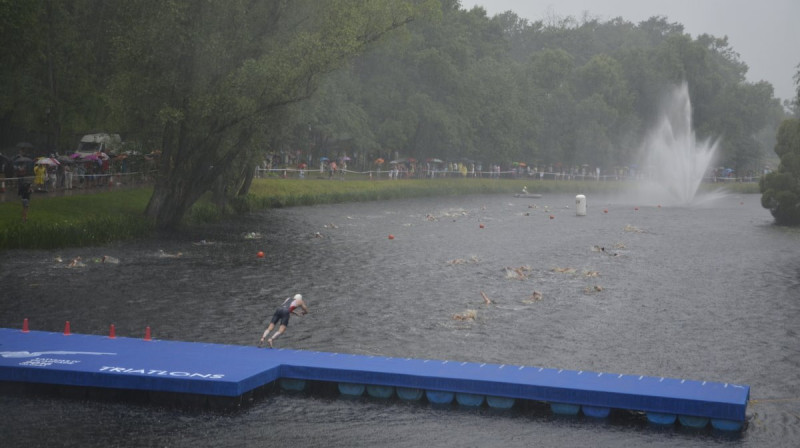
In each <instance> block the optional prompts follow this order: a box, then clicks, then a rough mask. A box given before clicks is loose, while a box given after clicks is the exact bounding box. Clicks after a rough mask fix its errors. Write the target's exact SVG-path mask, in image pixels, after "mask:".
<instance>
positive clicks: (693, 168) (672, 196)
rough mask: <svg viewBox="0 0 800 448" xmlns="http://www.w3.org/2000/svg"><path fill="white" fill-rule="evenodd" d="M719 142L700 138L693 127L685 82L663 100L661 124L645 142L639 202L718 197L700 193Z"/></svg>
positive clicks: (684, 201) (686, 201)
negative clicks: (700, 194)
mask: <svg viewBox="0 0 800 448" xmlns="http://www.w3.org/2000/svg"><path fill="white" fill-rule="evenodd" d="M716 149H717V141H711V140H704V141H698V140H697V138H696V136H695V133H694V130H693V129H692V104H691V101H690V99H689V88H688V86H687V85H686V83H683V84H682V85H681V86H679V87H676V88H675V89H674V90H673V91H672V92H671V93H670V94H669V95H668V96H667V97H666V98H665V100H664V105H663V109H662V113H661V117H660V118H659V121H658V123H656V125H655V126H654V127H653V129H651V131H650V133H649V134H648V135H647V138H646V139H645V141H644V143H643V144H642V160H644V163H643V165H642V168H643V171H644V175H645V179H643V180H642V181H641V182H639V183H638V184H637V191H636V196H637V199H638V200H639V201H645V202H653V203H658V204H663V205H692V204H697V203H699V202H704V201H707V200H708V199H709V198H714V197H718V196H719V193H715V194H709V195H702V196H698V195H697V190H698V188H699V187H700V183H701V182H702V181H703V177H704V176H705V175H706V173H707V172H708V169H709V168H710V167H711V164H712V162H713V161H714V156H715V153H716Z"/></svg>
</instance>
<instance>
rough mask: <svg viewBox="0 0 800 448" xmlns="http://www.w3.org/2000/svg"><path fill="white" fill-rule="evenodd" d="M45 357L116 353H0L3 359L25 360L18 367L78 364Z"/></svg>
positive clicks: (73, 361)
mask: <svg viewBox="0 0 800 448" xmlns="http://www.w3.org/2000/svg"><path fill="white" fill-rule="evenodd" d="M46 355H116V353H103V352H73V351H64V350H52V351H45V352H29V351H18V352H0V356H1V357H3V358H20V359H26V358H27V359H26V360H25V361H23V362H21V363H19V365H21V366H35V367H48V366H52V365H53V364H60V365H72V364H78V363H79V362H80V361H79V360H77V359H58V358H48V357H43V356H46Z"/></svg>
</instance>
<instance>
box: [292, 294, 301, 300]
mask: <svg viewBox="0 0 800 448" xmlns="http://www.w3.org/2000/svg"><path fill="white" fill-rule="evenodd" d="M294 300H303V296H301V295H300V294H295V295H294Z"/></svg>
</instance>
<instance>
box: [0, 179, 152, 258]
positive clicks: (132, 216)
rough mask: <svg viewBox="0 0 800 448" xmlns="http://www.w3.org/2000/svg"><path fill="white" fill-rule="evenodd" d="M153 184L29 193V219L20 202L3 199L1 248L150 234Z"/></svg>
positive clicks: (78, 243) (95, 241)
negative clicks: (96, 190)
mask: <svg viewBox="0 0 800 448" xmlns="http://www.w3.org/2000/svg"><path fill="white" fill-rule="evenodd" d="M152 192H153V190H152V188H140V189H133V190H120V191H113V192H112V191H107V192H101V193H88V194H79V195H74V196H60V197H46V196H41V195H40V194H39V193H34V194H33V195H32V196H31V204H30V209H29V211H28V222H24V223H23V222H22V204H21V201H14V202H3V203H0V249H54V248H58V247H77V246H88V245H99V244H104V243H108V242H111V241H117V240H124V239H129V238H136V237H141V236H147V235H149V234H150V233H151V232H152V231H153V226H152V224H151V223H149V222H148V220H147V219H145V217H144V210H145V207H147V202H148V201H149V199H150V195H151V194H152Z"/></svg>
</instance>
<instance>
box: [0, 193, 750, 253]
mask: <svg viewBox="0 0 800 448" xmlns="http://www.w3.org/2000/svg"><path fill="white" fill-rule="evenodd" d="M523 186H527V188H528V191H530V192H531V193H543V194H548V193H567V194H579V193H581V194H591V193H615V192H620V191H622V190H623V189H624V188H625V187H626V186H627V184H626V183H623V182H595V181H535V180H530V179H528V180H496V179H435V180H398V181H388V180H384V181H369V180H347V181H336V180H333V181H329V180H310V179H308V180H297V179H256V180H255V181H254V182H253V185H252V188H251V190H250V193H249V194H248V195H247V196H246V197H244V198H237V199H234V200H231V201H230V202H229V203H228V204H227V209H228V212H233V213H248V212H253V211H258V210H264V209H269V208H279V207H292V206H302V205H315V204H333V203H342V202H361V201H379V200H389V199H399V198H414V197H434V196H456V195H471V194H512V193H517V192H519V191H521V190H522V187H523ZM716 186H717V184H709V185H708V186H707V187H705V186H704V188H709V189H713V188H715V187H716ZM725 187H726V189H728V190H729V191H733V192H737V193H741V194H747V193H757V192H758V185H757V184H731V185H725ZM151 194H152V188H136V189H126V190H117V191H107V192H101V193H94V194H81V195H74V196H63V197H40V196H36V195H34V197H33V199H32V201H31V209H30V213H29V220H28V222H26V223H22V222H21V205H20V203H19V202H17V201H13V202H4V203H0V249H55V248H63V247H80V246H96V245H102V244H107V243H109V242H112V241H120V240H126V239H133V238H141V237H147V236H149V235H151V234H152V233H153V231H154V226H153V225H152V223H151V222H149V221H148V220H147V219H146V218H145V216H144V210H145V208H146V207H147V202H148V201H149V199H150V195H151ZM234 216H235V215H234ZM230 217H231V215H230V214H225V213H222V212H220V210H219V209H218V208H217V207H216V206H214V205H212V204H211V203H210V199H209V198H204V199H203V200H201V201H198V202H197V203H196V204H195V206H194V207H193V208H192V210H191V211H190V213H189V215H188V216H187V219H186V225H190V226H191V225H199V224H202V223H207V222H214V221H219V220H221V219H226V218H230Z"/></svg>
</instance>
